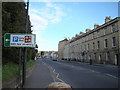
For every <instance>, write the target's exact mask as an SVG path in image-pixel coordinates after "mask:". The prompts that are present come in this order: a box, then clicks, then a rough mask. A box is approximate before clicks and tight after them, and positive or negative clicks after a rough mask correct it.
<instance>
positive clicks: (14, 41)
mask: <svg viewBox="0 0 120 90" xmlns="http://www.w3.org/2000/svg"><path fill="white" fill-rule="evenodd" d="M35 40H36V37H35V34H11V35H10V46H11V47H35V45H36V44H35Z"/></svg>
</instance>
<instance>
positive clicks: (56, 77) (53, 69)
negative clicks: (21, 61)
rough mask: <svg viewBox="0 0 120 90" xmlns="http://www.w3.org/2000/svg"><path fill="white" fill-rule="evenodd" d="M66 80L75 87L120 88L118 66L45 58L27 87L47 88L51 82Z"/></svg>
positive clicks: (37, 62)
mask: <svg viewBox="0 0 120 90" xmlns="http://www.w3.org/2000/svg"><path fill="white" fill-rule="evenodd" d="M57 81H59V82H65V83H67V84H69V85H71V86H72V87H73V88H118V68H117V67H115V66H110V65H89V64H88V63H81V62H75V61H71V62H70V61H63V60H57V61H52V59H47V58H44V59H43V60H40V59H39V60H37V61H36V67H35V69H34V71H33V73H32V75H31V76H30V77H28V78H27V80H26V85H25V87H26V88H46V87H47V85H48V84H50V83H51V82H57Z"/></svg>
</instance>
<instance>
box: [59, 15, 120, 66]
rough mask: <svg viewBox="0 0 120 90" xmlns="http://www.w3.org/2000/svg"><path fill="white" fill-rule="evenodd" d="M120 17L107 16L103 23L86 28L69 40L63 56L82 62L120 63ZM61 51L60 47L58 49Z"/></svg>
mask: <svg viewBox="0 0 120 90" xmlns="http://www.w3.org/2000/svg"><path fill="white" fill-rule="evenodd" d="M119 51H120V18H119V17H117V18H115V19H110V17H106V18H105V23H104V24H102V25H98V24H95V25H94V29H93V30H90V29H86V33H82V34H81V33H80V34H79V35H76V36H75V37H73V38H72V39H70V40H68V41H67V42H66V44H65V45H64V49H63V54H64V55H63V58H64V59H67V60H77V61H81V62H90V60H92V63H100V64H114V65H117V64H118V60H119V58H120V52H119ZM58 52H59V49H58Z"/></svg>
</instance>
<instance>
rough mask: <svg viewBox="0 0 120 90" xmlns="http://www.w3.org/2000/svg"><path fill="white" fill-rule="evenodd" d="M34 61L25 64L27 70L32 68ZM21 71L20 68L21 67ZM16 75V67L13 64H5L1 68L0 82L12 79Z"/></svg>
mask: <svg viewBox="0 0 120 90" xmlns="http://www.w3.org/2000/svg"><path fill="white" fill-rule="evenodd" d="M34 63H35V61H34V60H29V61H28V62H27V65H26V66H27V68H29V67H32V66H33V65H34ZM21 70H22V67H21ZM17 73H18V65H17V64H15V63H12V62H10V63H7V64H6V65H4V66H3V67H2V81H5V80H8V79H10V78H12V77H15V76H16V75H17Z"/></svg>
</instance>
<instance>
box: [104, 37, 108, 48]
mask: <svg viewBox="0 0 120 90" xmlns="http://www.w3.org/2000/svg"><path fill="white" fill-rule="evenodd" d="M107 47H108V39H107V38H106V39H104V48H107Z"/></svg>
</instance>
